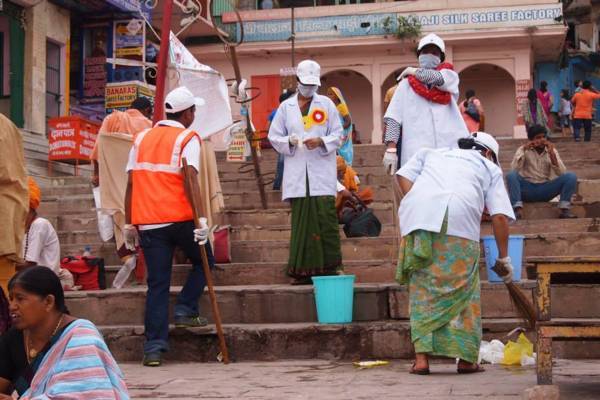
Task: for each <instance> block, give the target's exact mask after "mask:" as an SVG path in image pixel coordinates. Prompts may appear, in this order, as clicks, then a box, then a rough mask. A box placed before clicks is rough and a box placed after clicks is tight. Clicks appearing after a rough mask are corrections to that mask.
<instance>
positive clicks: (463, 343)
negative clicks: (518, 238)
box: [396, 229, 482, 363]
mask: <svg viewBox="0 0 600 400" xmlns="http://www.w3.org/2000/svg"><path fill="white" fill-rule="evenodd" d="M442 232H443V233H432V232H426V231H416V232H413V233H411V234H410V235H408V236H406V237H404V238H403V239H402V244H401V246H400V247H401V248H400V256H399V263H398V273H397V276H396V278H397V280H398V281H400V282H401V283H404V282H405V281H407V282H408V290H409V302H410V325H411V337H412V342H413V344H414V346H415V352H417V353H428V354H432V355H439V356H444V357H450V358H460V359H462V360H465V361H467V362H470V363H475V362H477V359H478V356H479V347H480V344H481V336H482V330H481V303H480V296H481V289H480V286H479V285H480V283H479V243H478V242H475V241H472V240H467V239H463V238H459V237H456V236H448V235H447V234H446V233H445V229H442Z"/></svg>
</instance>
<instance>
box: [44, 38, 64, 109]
mask: <svg viewBox="0 0 600 400" xmlns="http://www.w3.org/2000/svg"><path fill="white" fill-rule="evenodd" d="M60 54H61V46H60V45H59V44H57V43H54V42H51V41H47V42H46V119H47V120H48V119H50V118H54V117H58V116H60V106H61V103H62V91H61V85H60V78H61V71H60V70H61V62H60Z"/></svg>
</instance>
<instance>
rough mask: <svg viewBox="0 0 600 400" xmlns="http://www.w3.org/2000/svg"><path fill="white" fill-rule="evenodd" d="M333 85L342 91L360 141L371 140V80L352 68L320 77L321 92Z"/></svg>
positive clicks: (324, 92) (323, 92)
mask: <svg viewBox="0 0 600 400" xmlns="http://www.w3.org/2000/svg"><path fill="white" fill-rule="evenodd" d="M331 86H335V87H337V88H339V89H340V90H341V91H342V94H343V95H344V98H345V99H346V103H348V108H349V109H350V113H351V114H352V121H353V123H354V125H355V127H356V129H357V130H358V132H360V139H361V141H362V143H370V142H371V132H373V93H372V88H371V82H369V80H368V79H367V78H366V77H365V76H364V75H362V74H360V73H358V72H356V71H352V70H347V69H343V70H335V71H331V72H327V73H326V74H325V75H323V76H322V77H321V90H320V92H321V94H323V95H325V94H327V89H328V88H330V87H331Z"/></svg>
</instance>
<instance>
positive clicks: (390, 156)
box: [383, 149, 398, 175]
mask: <svg viewBox="0 0 600 400" xmlns="http://www.w3.org/2000/svg"><path fill="white" fill-rule="evenodd" d="M383 167H384V168H385V171H386V172H387V173H388V174H390V175H394V174H395V173H396V171H397V170H398V154H396V149H387V150H386V151H385V155H384V156H383Z"/></svg>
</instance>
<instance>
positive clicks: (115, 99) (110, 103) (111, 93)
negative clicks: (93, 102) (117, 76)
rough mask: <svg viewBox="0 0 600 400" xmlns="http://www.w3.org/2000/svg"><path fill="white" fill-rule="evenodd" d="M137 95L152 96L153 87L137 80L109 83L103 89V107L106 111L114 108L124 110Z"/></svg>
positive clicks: (150, 97)
mask: <svg viewBox="0 0 600 400" xmlns="http://www.w3.org/2000/svg"><path fill="white" fill-rule="evenodd" d="M138 97H148V98H149V99H151V100H152V99H153V98H154V88H152V87H150V86H149V85H147V84H145V83H143V82H138V81H131V82H119V83H109V84H107V85H106V90H105V108H106V112H107V113H111V112H112V111H114V110H121V111H123V110H126V109H128V108H129V107H130V106H131V103H133V101H134V100H135V99H137V98H138Z"/></svg>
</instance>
